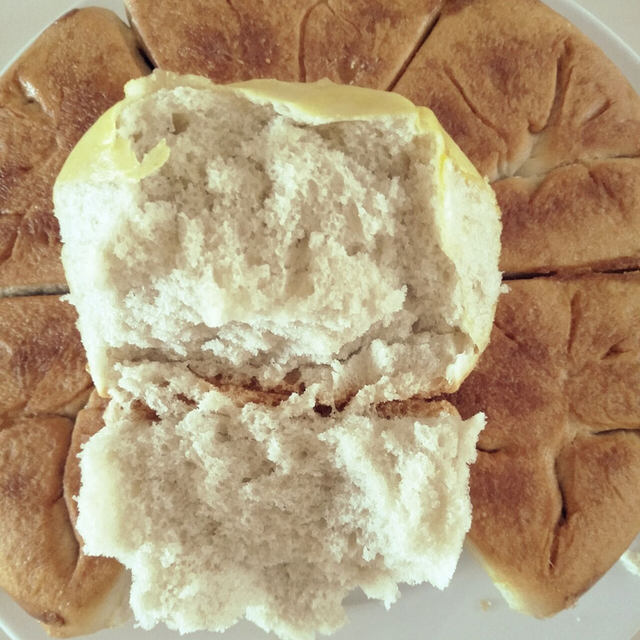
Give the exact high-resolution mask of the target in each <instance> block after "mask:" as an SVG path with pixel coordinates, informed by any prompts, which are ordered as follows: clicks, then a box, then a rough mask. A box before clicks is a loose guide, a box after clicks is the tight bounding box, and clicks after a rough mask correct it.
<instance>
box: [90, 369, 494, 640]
mask: <svg viewBox="0 0 640 640" xmlns="http://www.w3.org/2000/svg"><path fill="white" fill-rule="evenodd" d="M112 395H113V397H112V399H111V401H110V403H109V406H108V408H107V410H106V413H105V423H106V426H105V428H104V429H102V430H101V431H100V432H98V433H97V434H96V435H95V436H94V437H93V438H91V440H89V442H88V443H87V444H86V445H85V447H84V449H83V451H82V454H81V469H82V478H83V483H82V486H81V488H80V494H79V499H78V507H79V518H78V528H79V531H80V532H81V534H82V536H83V538H84V540H85V552H87V553H89V554H96V555H106V556H111V557H115V558H117V559H118V560H120V561H121V562H122V563H123V564H124V565H125V566H127V567H128V568H130V569H131V571H132V578H133V582H132V590H131V606H132V608H133V611H134V614H135V616H136V619H137V621H138V623H139V624H140V625H141V626H142V627H143V628H151V627H153V626H154V625H155V624H157V623H158V622H165V623H166V624H167V625H168V626H169V627H170V628H173V629H178V630H179V631H180V632H182V633H185V632H189V631H195V630H198V629H210V630H214V631H223V630H224V629H226V628H228V627H229V626H231V625H233V624H234V623H235V622H236V621H237V620H238V619H241V618H244V617H246V618H247V619H249V620H251V621H253V622H254V623H256V624H257V625H259V626H260V627H262V628H263V629H265V630H267V631H274V632H276V633H277V634H278V635H279V636H280V637H282V638H312V637H314V636H315V634H316V633H330V632H332V631H334V630H335V629H336V628H338V627H339V626H341V625H342V624H344V622H345V621H346V617H345V612H344V610H343V607H342V601H343V599H344V598H345V597H346V595H347V594H348V593H349V592H350V591H351V590H353V589H354V588H356V587H361V588H362V589H363V590H364V592H365V593H366V594H367V595H368V596H369V597H373V598H379V599H381V600H383V601H384V602H385V603H386V604H387V605H389V604H391V603H392V602H393V601H394V600H395V599H396V598H397V597H398V595H399V592H398V583H400V582H406V583H410V584H417V583H421V582H425V581H426V582H430V583H432V584H433V585H435V586H436V587H438V588H444V587H445V586H446V585H447V584H448V582H449V580H450V578H451V576H452V574H453V571H454V569H455V566H456V563H457V560H458V557H459V554H460V552H461V549H462V543H463V540H464V536H465V532H466V531H467V530H468V528H469V525H470V521H471V511H470V504H469V496H468V475H469V467H468V465H469V463H470V462H472V461H473V460H474V458H475V455H476V453H475V442H476V439H477V436H478V432H479V430H480V429H481V428H482V426H483V424H484V419H483V417H482V416H476V417H474V418H472V419H470V420H467V421H462V420H461V419H460V418H459V416H458V415H457V413H456V412H455V411H454V410H453V409H452V407H451V406H450V405H447V404H446V403H439V404H437V406H436V407H434V408H432V407H431V406H430V403H428V402H425V401H417V400H414V401H412V402H408V403H401V402H396V403H387V404H385V405H383V406H381V407H378V408H376V407H373V406H371V405H369V404H368V403H366V402H365V403H362V402H359V399H358V398H356V400H354V401H352V402H351V403H350V405H349V406H348V407H347V408H346V409H345V410H344V411H342V412H337V411H335V410H334V411H332V410H331V409H330V408H328V407H324V408H319V407H317V405H316V400H315V393H314V391H313V389H308V390H307V392H306V393H305V394H303V395H302V396H300V395H297V394H294V395H292V396H291V397H290V398H289V399H287V400H284V401H282V402H280V403H279V404H277V406H275V407H272V406H267V405H266V404H257V403H255V402H250V403H243V402H242V400H241V401H238V398H237V397H234V396H233V395H225V394H221V393H220V392H219V391H218V390H217V389H216V387H214V386H213V385H211V384H210V383H208V382H206V381H204V380H202V379H201V378H199V377H197V376H195V375H194V374H193V373H191V372H190V371H189V370H188V368H187V367H186V366H185V365H183V364H169V365H168V364H164V363H145V364H140V365H137V366H135V367H129V368H127V369H126V370H125V371H124V372H123V375H122V377H121V379H120V387H119V388H118V389H113V390H112ZM314 409H315V410H314Z"/></svg>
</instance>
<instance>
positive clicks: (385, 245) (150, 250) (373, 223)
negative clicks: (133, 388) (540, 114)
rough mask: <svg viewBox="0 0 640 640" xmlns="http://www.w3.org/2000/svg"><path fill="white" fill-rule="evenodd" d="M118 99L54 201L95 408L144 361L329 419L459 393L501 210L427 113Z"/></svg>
mask: <svg viewBox="0 0 640 640" xmlns="http://www.w3.org/2000/svg"><path fill="white" fill-rule="evenodd" d="M126 95H127V97H126V99H125V100H124V101H122V102H121V103H119V104H118V105H116V106H115V107H114V108H112V109H111V110H109V111H108V112H107V113H106V114H105V115H104V116H103V117H102V118H101V119H100V121H99V122H98V123H97V124H96V125H95V126H94V127H93V128H92V129H91V130H90V131H89V133H88V134H87V135H86V136H85V137H84V138H83V139H82V141H81V142H80V143H79V145H78V146H77V147H76V148H75V150H74V151H73V153H72V154H71V155H70V157H69V159H68V160H67V162H66V164H65V166H64V168H63V170H62V172H61V174H60V176H59V178H58V180H57V182H56V186H55V192H54V200H55V211H56V215H57V217H58V219H59V220H60V225H61V231H62V237H63V241H64V249H63V261H64V265H65V270H66V274H67V278H68V280H69V285H70V290H71V295H70V300H71V302H72V303H73V304H74V305H75V306H76V308H77V310H78V313H79V317H80V320H79V327H80V331H81V334H82V338H83V343H84V346H85V348H86V350H87V356H88V360H89V367H90V370H91V374H92V377H93V379H94V382H95V383H96V386H97V388H98V391H99V392H100V393H102V394H105V393H107V390H108V389H109V388H110V387H112V386H114V385H115V384H116V383H117V379H116V375H117V374H116V371H115V369H114V364H115V363H117V362H121V363H126V362H130V363H131V362H139V361H144V360H155V361H167V362H169V361H178V360H179V361H188V362H189V363H190V364H191V366H192V368H193V370H194V371H197V372H198V373H199V374H201V375H205V376H207V377H209V378H210V379H219V378H220V377H222V378H225V379H227V378H228V377H229V376H230V378H231V381H232V382H234V383H238V384H249V383H252V384H255V383H256V382H257V384H258V385H259V386H260V387H262V388H265V389H269V388H274V387H278V386H279V385H282V384H287V383H289V382H291V381H293V382H295V383H296V384H297V385H298V386H297V387H296V388H298V389H300V388H303V387H305V386H308V385H310V384H312V383H317V384H319V385H320V386H319V392H318V393H319V398H320V399H321V400H322V401H323V402H328V403H330V404H331V403H334V402H335V403H339V402H344V401H346V400H348V399H349V398H350V397H352V396H353V395H354V394H355V393H357V392H358V390H359V389H361V388H363V387H365V386H373V387H375V388H376V390H377V392H376V394H375V395H374V399H375V400H376V401H377V400H387V399H394V398H400V397H409V396H412V395H414V394H419V393H420V394H427V395H434V394H437V393H441V392H443V391H449V390H454V389H456V388H457V387H458V386H459V384H460V383H461V382H462V380H463V379H464V377H465V376H466V375H467V374H468V372H469V371H470V370H471V368H472V367H473V365H474V363H475V362H476V360H477V357H478V355H479V353H480V352H481V351H482V350H483V349H484V348H485V346H486V344H487V342H488V338H489V333H490V330H491V322H492V318H493V314H494V310H495V305H496V301H497V297H498V292H499V287H500V273H499V271H498V266H497V265H498V254H499V246H500V245H499V237H500V220H499V209H498V206H497V204H496V201H495V197H494V195H493V192H492V190H491V189H490V187H489V186H488V184H487V183H486V182H485V180H483V179H482V178H481V177H480V176H479V174H478V173H477V172H476V170H475V169H474V168H473V166H472V165H471V163H470V162H469V161H468V160H467V159H466V158H465V156H464V155H463V154H462V153H461V152H460V151H459V149H458V148H457V147H456V145H455V144H454V143H453V142H452V141H451V139H450V138H449V137H448V136H447V134H446V133H445V132H444V130H443V129H442V128H441V127H440V125H439V124H438V122H437V120H436V119H435V117H434V116H433V114H432V113H431V111H429V110H428V109H425V108H422V107H415V106H414V105H413V104H411V103H410V102H408V101H407V100H406V99H404V98H402V97H400V96H398V95H395V94H389V93H383V92H377V91H372V90H367V89H362V88H356V87H342V86H338V85H334V84H333V83H330V82H328V81H324V82H318V83H312V84H307V85H301V84H286V83H280V82H276V81H273V80H257V81H250V82H247V83H240V84H236V85H226V86H216V85H214V84H212V83H211V82H210V81H208V80H206V79H203V78H199V77H195V76H176V75H174V74H169V73H162V72H158V71H156V72H155V73H154V74H153V75H152V76H150V77H148V78H144V79H140V80H136V81H134V82H131V83H129V84H128V85H127V88H126Z"/></svg>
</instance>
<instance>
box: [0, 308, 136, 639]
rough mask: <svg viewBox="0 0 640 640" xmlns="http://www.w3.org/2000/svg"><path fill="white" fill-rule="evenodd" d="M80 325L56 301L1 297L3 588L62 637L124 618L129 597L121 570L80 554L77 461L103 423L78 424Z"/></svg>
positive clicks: (82, 420) (85, 382)
mask: <svg viewBox="0 0 640 640" xmlns="http://www.w3.org/2000/svg"><path fill="white" fill-rule="evenodd" d="M75 320H76V315H75V311H74V310H73V308H72V307H71V306H70V305H68V304H67V303H65V302H62V301H61V300H60V299H59V298H57V297H56V296H33V297H26V298H5V299H2V300H0V344H2V345H3V347H4V348H3V350H2V359H3V361H2V364H1V365H0V460H2V463H1V464H0V586H1V587H2V588H4V589H5V590H6V591H7V592H8V593H9V594H11V595H12V597H14V598H15V599H16V600H17V601H18V602H19V603H20V604H21V605H22V606H23V607H24V608H25V609H26V610H27V611H28V612H29V613H31V614H32V615H34V616H35V617H37V618H38V619H39V620H41V621H42V622H44V623H45V624H46V625H47V630H48V631H49V632H50V633H51V634H53V635H57V636H61V637H62V636H69V635H78V634H82V633H89V632H91V631H95V630H97V629H100V628H102V627H104V626H108V625H109V624H110V623H113V622H114V619H113V616H114V615H116V619H115V621H118V620H119V619H120V618H119V617H118V615H120V616H121V614H120V613H119V612H122V611H123V610H124V611H126V608H125V607H123V605H122V598H123V597H124V602H125V603H126V599H127V597H128V594H127V577H126V575H125V574H124V571H123V570H122V568H121V567H120V565H119V564H118V563H116V562H114V561H112V560H107V559H104V558H88V557H86V556H84V555H83V554H82V553H81V552H80V550H79V543H78V540H77V536H76V534H75V531H74V528H73V522H74V521H75V515H76V513H75V506H74V505H75V503H74V502H73V500H72V496H74V495H76V494H77V491H78V488H79V467H78V461H77V458H76V456H77V453H78V451H79V448H80V445H81V443H82V442H83V441H84V440H86V439H87V438H88V437H89V435H91V434H92V433H94V432H95V431H96V430H97V429H98V428H99V427H100V426H101V424H102V423H101V415H102V407H101V406H98V407H97V408H93V406H94V405H92V404H90V407H92V408H88V409H86V410H84V411H81V412H80V414H79V415H78V419H77V420H76V422H75V427H74V417H75V414H76V413H77V411H78V409H79V408H80V407H81V406H82V405H84V404H85V403H86V400H87V397H88V395H89V392H90V385H91V380H90V378H89V375H88V374H87V372H86V360H85V357H84V352H83V350H82V345H81V343H80V336H79V335H78V332H77V330H76V328H75ZM94 402H95V401H94ZM123 594H124V596H123Z"/></svg>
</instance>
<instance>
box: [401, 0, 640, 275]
mask: <svg viewBox="0 0 640 640" xmlns="http://www.w3.org/2000/svg"><path fill="white" fill-rule="evenodd" d="M516 9H517V10H516ZM395 90H396V91H398V92H400V93H402V94H403V95H406V96H407V97H408V98H410V99H411V100H413V101H414V102H416V103H418V104H425V105H427V106H430V107H431V108H432V109H433V110H434V111H435V113H436V115H437V116H438V117H439V119H440V120H441V121H442V123H443V125H444V127H445V129H447V130H448V132H449V133H450V134H451V135H452V137H453V138H454V139H455V140H456V142H457V143H458V144H459V145H460V146H461V148H462V149H463V151H465V152H466V153H467V155H469V157H470V159H471V160H472V161H473V162H474V164H475V165H476V167H478V169H479V170H480V172H481V173H484V174H486V175H487V176H489V178H490V179H491V180H492V181H497V180H499V181H500V182H498V183H497V184H496V191H497V192H498V196H499V202H500V204H501V206H502V207H503V218H502V220H503V226H504V231H503V237H502V242H503V248H504V252H503V256H502V260H501V268H502V269H503V270H504V271H506V272H509V273H532V272H550V271H558V270H562V271H566V270H585V269H589V268H591V267H596V268H599V269H601V268H618V267H620V266H624V267H630V266H633V267H638V266H640V241H638V233H637V231H638V229H639V228H640V208H639V207H638V206H637V203H638V200H639V199H640V178H638V175H639V174H640V168H639V166H638V164H637V163H638V160H635V161H634V162H630V163H627V164H625V163H622V162H621V163H615V162H606V160H608V159H613V158H626V157H634V158H638V156H640V99H639V98H638V96H637V95H636V93H635V92H634V91H633V89H632V88H631V86H630V85H629V83H628V82H627V80H626V79H625V78H624V77H623V76H622V74H621V73H620V71H619V70H618V69H616V68H615V66H614V65H613V64H612V63H611V62H610V61H609V60H608V59H607V58H606V57H605V56H604V54H603V53H602V52H601V51H600V50H599V49H598V48H597V47H596V46H595V45H594V44H593V43H591V42H590V41H589V40H588V39H587V38H585V37H584V36H583V35H582V34H581V33H580V32H579V31H578V30H577V29H576V28H575V27H573V26H572V25H571V24H570V23H569V22H567V21H566V20H565V19H564V18H562V17H561V16H559V15H557V14H555V13H554V12H553V11H551V10H550V9H549V8H548V7H546V6H545V5H543V4H542V3H540V2H537V0H519V2H518V3H517V7H515V6H514V3H513V1H512V0H451V1H450V2H448V3H446V5H445V7H444V9H443V11H442V15H441V17H440V20H439V21H438V23H437V25H436V26H435V28H434V29H433V31H432V33H431V34H430V36H429V38H428V39H427V40H426V42H425V44H424V45H423V46H422V47H421V49H420V50H419V52H418V53H417V55H416V56H415V58H414V59H413V60H412V62H411V63H410V64H409V66H408V68H407V70H406V72H405V73H404V74H403V76H402V77H401V78H400V80H399V82H398V84H397V85H396V87H395ZM622 174H624V177H622ZM621 184H624V187H623V188H622V190H623V193H622V194H620V197H618V194H617V191H616V190H617V189H618V188H620V186H621ZM567 203H569V206H568V207H566V206H565V205H566V204H567ZM583 211H584V212H585V217H584V218H583V217H582V212H583ZM621 220H623V221H624V228H625V229H628V230H629V233H625V234H624V237H621V233H620V227H619V226H618V225H619V224H620V222H621Z"/></svg>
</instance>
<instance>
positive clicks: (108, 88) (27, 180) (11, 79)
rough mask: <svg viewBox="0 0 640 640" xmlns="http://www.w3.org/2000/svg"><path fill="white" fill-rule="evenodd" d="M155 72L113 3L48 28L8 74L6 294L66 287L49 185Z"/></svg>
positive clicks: (4, 98)
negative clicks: (87, 137)
mask: <svg viewBox="0 0 640 640" xmlns="http://www.w3.org/2000/svg"><path fill="white" fill-rule="evenodd" d="M147 72H148V68H147V66H146V64H145V62H144V60H143V58H142V56H141V55H140V53H139V52H138V50H137V48H136V43H135V38H134V37H133V35H132V33H131V31H130V29H128V28H127V27H126V26H125V24H124V23H123V22H122V21H121V20H120V19H119V18H118V17H117V16H116V15H115V14H114V13H113V12H111V11H107V10H106V9H100V8H95V7H94V8H88V9H76V10H74V11H71V12H69V13H67V14H66V15H65V16H63V17H62V18H60V19H59V20H58V21H56V22H55V23H54V24H52V25H51V26H50V27H49V28H48V29H46V30H45V31H44V33H42V34H41V35H40V36H39V37H38V38H37V40H36V41H35V42H34V43H33V45H31V46H30V47H29V48H28V49H27V51H26V52H25V53H23V54H22V55H21V56H20V57H19V58H18V60H17V61H16V62H15V63H14V64H13V65H12V66H11V68H10V69H8V70H7V71H6V73H4V74H3V76H2V78H1V79H0V214H1V215H0V295H7V294H8V295H16V294H25V293H53V292H55V293H63V292H64V291H66V288H67V286H66V282H65V279H64V273H63V269H62V264H61V263H60V238H59V232H58V223H57V221H56V219H55V218H54V216H53V203H52V200H51V191H52V189H53V183H54V180H55V178H56V176H57V174H58V172H59V171H60V167H61V166H62V164H63V162H64V160H65V158H66V157H67V154H68V153H69V151H70V150H71V148H72V147H73V145H74V144H75V143H76V142H77V141H78V139H79V138H80V136H81V135H82V134H83V133H84V132H85V131H86V130H87V129H88V128H89V126H90V125H92V124H93V122H94V121H95V120H96V119H97V118H98V116H99V115H100V114H101V113H102V112H103V111H104V110H105V109H107V108H108V107H110V106H111V105H112V104H113V103H114V102H116V101H117V100H119V99H120V98H121V97H122V86H123V84H124V83H125V82H126V81H127V80H129V79H130V78H134V77H136V76H139V75H142V74H144V73H147Z"/></svg>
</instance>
